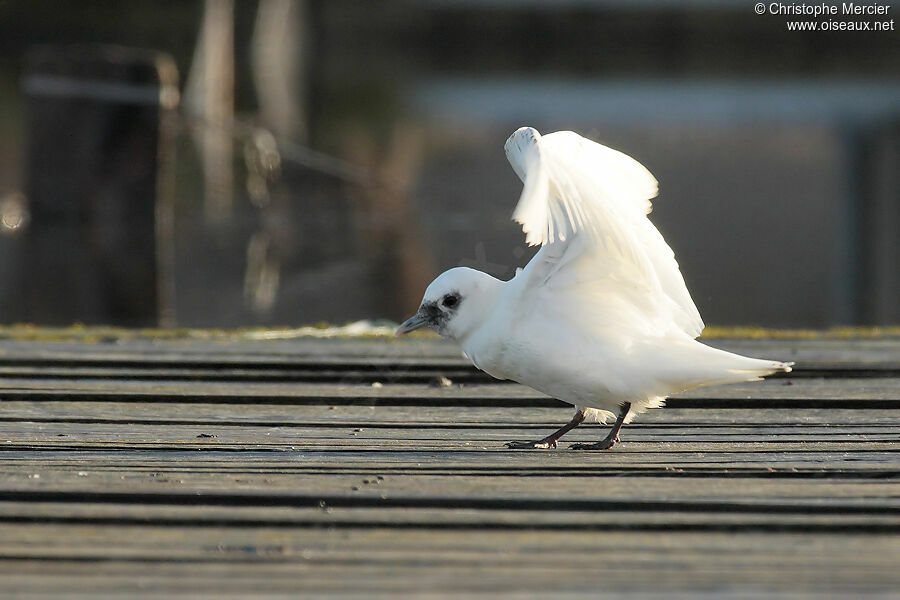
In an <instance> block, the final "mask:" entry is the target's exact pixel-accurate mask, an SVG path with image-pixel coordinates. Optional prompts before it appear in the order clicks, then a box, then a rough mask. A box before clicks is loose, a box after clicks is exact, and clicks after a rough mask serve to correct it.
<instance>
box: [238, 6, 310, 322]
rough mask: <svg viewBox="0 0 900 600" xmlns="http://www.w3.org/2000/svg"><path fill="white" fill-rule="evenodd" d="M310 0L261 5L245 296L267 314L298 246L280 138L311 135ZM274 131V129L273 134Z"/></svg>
mask: <svg viewBox="0 0 900 600" xmlns="http://www.w3.org/2000/svg"><path fill="white" fill-rule="evenodd" d="M305 25H306V2H305V1H304V0H263V1H261V2H260V3H259V4H258V6H257V13H256V24H255V26H254V29H253V39H252V45H251V55H250V58H251V66H252V69H251V71H252V75H253V82H254V86H255V88H256V97H257V100H258V102H259V113H260V115H259V117H260V122H261V123H262V125H263V127H265V128H266V131H262V130H260V131H258V132H257V133H256V134H255V135H254V136H253V137H252V139H248V140H247V141H246V142H245V144H246V145H247V146H246V147H245V156H246V157H247V158H248V164H247V167H248V168H247V185H248V190H247V193H248V196H249V198H250V200H251V202H252V203H253V204H254V205H255V206H256V207H257V208H258V209H259V210H260V212H261V215H262V218H261V219H260V228H259V229H258V230H257V231H255V232H254V233H253V234H252V235H251V236H250V240H249V242H248V244H247V251H246V256H247V262H246V272H245V274H244V298H245V299H246V301H247V303H248V305H249V307H250V309H251V310H252V311H253V312H254V313H256V314H257V315H258V316H262V317H266V316H268V314H269V313H270V312H271V311H272V309H273V308H274V306H275V303H276V300H277V298H278V289H279V286H280V282H281V265H282V262H283V261H284V259H285V257H286V256H287V255H289V254H290V253H291V252H292V250H293V238H294V237H295V236H296V235H297V229H296V228H295V227H294V226H293V223H292V214H291V211H290V210H289V206H288V205H289V202H288V201H289V198H288V197H287V196H288V194H289V192H288V191H287V189H286V188H285V186H278V185H273V184H277V180H278V178H279V177H280V175H281V173H280V170H281V169H280V166H281V162H280V154H279V151H278V140H291V141H292V142H300V143H302V142H305V141H306V133H307V128H306V121H305V117H306V111H305V106H304V91H305V90H304V77H303V75H304V73H303V61H304V50H305V48H304V45H305V42H306V27H305ZM273 134H274V135H273Z"/></svg>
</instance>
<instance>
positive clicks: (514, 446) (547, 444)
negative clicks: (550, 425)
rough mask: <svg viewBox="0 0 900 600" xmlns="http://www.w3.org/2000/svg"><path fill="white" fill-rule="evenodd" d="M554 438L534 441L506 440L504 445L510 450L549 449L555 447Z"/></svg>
mask: <svg viewBox="0 0 900 600" xmlns="http://www.w3.org/2000/svg"><path fill="white" fill-rule="evenodd" d="M556 446H557V443H556V440H547V439H543V440H538V441H536V442H507V444H506V447H507V448H509V449H510V450H549V449H551V448H556Z"/></svg>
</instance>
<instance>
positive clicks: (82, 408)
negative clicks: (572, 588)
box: [0, 397, 900, 433]
mask: <svg viewBox="0 0 900 600" xmlns="http://www.w3.org/2000/svg"><path fill="white" fill-rule="evenodd" d="M448 404H449V405H448ZM0 407H2V410H0V420H2V421H7V422H16V421H27V422H30V423H84V424H91V423H122V424H130V423H135V424H137V423H146V424H153V425H165V426H168V425H175V424H183V425H210V426H215V425H222V426H226V425H235V426H237V425H257V426H283V427H291V426H302V427H319V426H337V425H343V426H346V427H348V428H351V429H356V428H359V427H362V428H366V427H381V428H384V427H390V428H407V429H418V428H421V427H443V428H447V429H453V428H472V429H475V428H484V429H498V430H504V429H509V428H522V427H532V426H533V427H536V428H539V427H558V426H559V425H561V424H562V423H563V422H565V421H566V420H568V419H569V418H570V417H571V415H572V412H573V409H572V407H570V406H568V405H555V406H554V407H551V408H548V407H542V406H522V407H505V406H497V405H492V404H491V403H489V402H485V403H484V405H483V406H464V407H459V406H453V405H452V404H450V403H446V404H443V405H426V406H403V405H401V406H395V405H382V404H378V405H376V404H370V405H358V404H345V405H339V404H296V405H281V404H268V403H259V402H256V401H255V400H254V399H253V398H252V397H250V398H247V399H246V402H245V403H228V404H219V403H183V402H177V401H173V402H169V403H166V404H165V405H164V406H162V407H161V406H160V405H159V404H158V403H154V402H147V403H140V402H129V403H119V402H106V401H102V400H99V401H80V400H69V401H61V402H34V401H15V400H4V401H3V403H2V404H0ZM898 421H900V413H898V411H896V410H885V409H867V410H865V411H860V410H855V409H841V408H833V409H808V410H802V411H798V410H794V409H790V408H783V409H771V408H767V409H764V410H752V409H740V408H738V409H682V408H672V407H665V408H663V409H655V410H650V411H648V412H646V413H644V414H642V415H641V416H640V417H639V419H638V420H637V421H636V422H634V423H632V424H630V425H629V426H628V429H626V431H630V430H631V429H634V428H643V427H650V426H653V427H656V428H662V427H666V428H672V429H681V428H683V427H707V428H724V429H723V431H725V432H728V431H736V429H735V428H738V427H760V426H767V427H770V428H783V429H784V428H787V429H794V430H798V431H800V430H806V429H807V428H835V429H834V431H835V432H840V431H841V429H840V427H842V426H843V425H844V424H846V425H847V426H848V427H861V428H867V429H870V430H873V431H874V430H878V429H879V428H883V427H896V426H897V425H898ZM585 426H586V425H585ZM583 427H584V426H583ZM576 431H577V430H576ZM351 433H357V432H353V431H351Z"/></svg>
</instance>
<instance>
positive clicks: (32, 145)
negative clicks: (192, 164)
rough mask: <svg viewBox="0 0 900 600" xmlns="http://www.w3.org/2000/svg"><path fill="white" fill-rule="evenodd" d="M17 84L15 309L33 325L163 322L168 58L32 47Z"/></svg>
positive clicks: (169, 152)
mask: <svg viewBox="0 0 900 600" xmlns="http://www.w3.org/2000/svg"><path fill="white" fill-rule="evenodd" d="M23 87H24V89H25V92H26V97H27V103H28V104H27V113H28V117H29V118H28V142H29V147H28V153H27V156H28V166H27V176H26V193H27V198H28V202H29V209H30V212H31V223H30V224H29V226H28V227H27V230H26V234H25V238H24V240H23V242H24V252H23V257H24V260H23V261H22V264H21V271H20V275H19V284H18V287H19V290H20V297H19V301H20V305H19V306H18V307H14V308H13V310H12V311H11V312H12V314H13V315H15V316H16V318H19V319H24V320H29V321H34V322H38V323H41V324H69V323H72V322H75V321H82V322H91V323H113V324H117V325H129V326H148V325H156V324H158V323H160V322H163V323H165V321H166V319H167V318H168V317H167V315H171V312H172V306H171V300H172V298H171V295H169V294H168V292H166V291H165V290H167V289H168V288H167V285H168V284H163V283H162V280H163V278H165V277H166V276H168V275H167V273H169V270H170V266H171V265H170V260H171V252H172V250H171V247H172V237H171V227H170V225H168V223H170V222H171V205H172V197H171V185H170V183H169V182H170V180H171V173H170V172H169V173H166V169H167V168H169V167H171V164H172V162H173V158H172V157H173V154H174V140H173V138H172V134H173V132H172V131H171V129H170V128H166V127H164V126H163V123H164V122H168V120H169V119H171V118H172V117H173V115H174V111H175V109H176V108H177V105H178V71H177V69H176V67H175V64H174V62H173V61H172V59H171V58H169V57H168V56H165V55H162V54H158V53H151V52H143V51H137V50H130V49H125V48H117V47H103V46H82V47H47V48H40V49H37V50H33V51H31V52H30V54H29V56H28V61H27V66H26V73H25V78H24V80H23ZM160 248H162V250H159V249H160ZM16 309H17V310H16ZM10 316H11V315H10V314H6V315H4V317H5V318H7V319H9V318H10Z"/></svg>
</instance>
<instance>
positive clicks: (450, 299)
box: [443, 294, 459, 308]
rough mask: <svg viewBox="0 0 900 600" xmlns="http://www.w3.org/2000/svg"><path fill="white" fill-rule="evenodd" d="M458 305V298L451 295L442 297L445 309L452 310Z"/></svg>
mask: <svg viewBox="0 0 900 600" xmlns="http://www.w3.org/2000/svg"><path fill="white" fill-rule="evenodd" d="M458 303H459V298H458V297H457V296H454V295H453V294H447V295H446V296H444V302H443V304H444V306H446V307H447V308H453V307H454V306H456V305H457V304H458Z"/></svg>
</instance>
